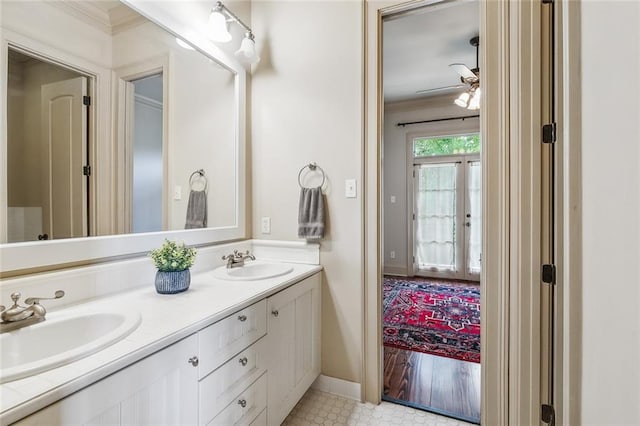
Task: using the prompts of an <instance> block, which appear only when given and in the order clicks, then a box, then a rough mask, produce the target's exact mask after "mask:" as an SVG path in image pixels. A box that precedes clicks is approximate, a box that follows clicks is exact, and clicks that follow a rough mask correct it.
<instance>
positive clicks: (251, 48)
mask: <svg viewBox="0 0 640 426" xmlns="http://www.w3.org/2000/svg"><path fill="white" fill-rule="evenodd" d="M236 57H237V58H238V59H239V60H241V61H243V62H247V63H249V64H255V63H257V62H258V61H260V57H259V56H258V54H257V53H256V43H255V41H254V39H253V34H251V33H247V34H246V35H245V37H244V38H243V39H242V43H240V49H238V50H237V51H236Z"/></svg>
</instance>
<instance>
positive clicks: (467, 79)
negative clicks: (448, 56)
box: [416, 36, 480, 109]
mask: <svg viewBox="0 0 640 426" xmlns="http://www.w3.org/2000/svg"><path fill="white" fill-rule="evenodd" d="M469 44H471V45H472V46H473V47H475V48H476V67H475V68H473V69H470V68H469V67H468V66H466V65H465V64H460V63H455V64H450V65H449V67H451V68H452V69H453V70H455V71H456V72H457V73H458V74H460V84H455V85H451V86H444V87H436V88H434V89H425V90H418V91H416V94H425V93H434V92H443V91H450V90H455V89H463V88H466V89H467V90H466V91H465V92H464V93H462V94H461V95H460V96H459V97H458V98H457V99H456V101H455V103H456V105H459V106H461V107H463V108H468V109H478V108H480V68H479V67H478V46H479V45H480V37H479V36H476V37H473V38H472V39H471V40H469Z"/></svg>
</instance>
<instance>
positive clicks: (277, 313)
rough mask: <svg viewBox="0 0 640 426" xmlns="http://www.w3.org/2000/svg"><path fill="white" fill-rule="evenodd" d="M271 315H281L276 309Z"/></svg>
mask: <svg viewBox="0 0 640 426" xmlns="http://www.w3.org/2000/svg"><path fill="white" fill-rule="evenodd" d="M271 315H273V316H274V317H277V316H278V315H280V312H278V310H277V309H274V310H273V311H271Z"/></svg>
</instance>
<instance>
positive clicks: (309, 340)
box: [267, 274, 321, 425]
mask: <svg viewBox="0 0 640 426" xmlns="http://www.w3.org/2000/svg"><path fill="white" fill-rule="evenodd" d="M320 284H321V280H320V274H315V275H313V276H312V277H309V278H307V279H305V280H303V281H301V282H300V283H298V284H295V285H293V286H291V287H289V288H287V289H285V290H283V291H281V292H279V293H277V294H275V295H273V296H271V297H270V298H268V299H267V306H268V317H269V319H268V321H267V346H268V354H269V362H268V367H267V374H268V391H267V398H268V403H267V406H268V409H267V416H268V424H269V425H279V424H281V423H282V421H283V420H284V419H285V417H286V416H287V414H289V412H290V411H291V410H292V409H293V407H294V406H295V405H296V403H297V402H298V401H299V400H300V398H301V397H302V395H304V393H305V392H306V391H307V389H309V387H310V386H311V384H312V383H313V381H314V380H315V379H316V378H317V377H318V375H319V374H320V290H321V286H320Z"/></svg>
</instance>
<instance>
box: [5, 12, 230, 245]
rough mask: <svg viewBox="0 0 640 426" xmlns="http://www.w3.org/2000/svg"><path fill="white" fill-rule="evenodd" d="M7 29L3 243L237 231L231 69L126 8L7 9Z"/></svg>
mask: <svg viewBox="0 0 640 426" xmlns="http://www.w3.org/2000/svg"><path fill="white" fill-rule="evenodd" d="M1 24H2V30H3V33H4V34H3V39H4V40H8V43H7V49H6V50H4V51H3V54H4V55H7V56H6V58H7V61H6V63H7V73H3V74H4V75H6V76H7V79H6V81H3V82H2V83H3V85H6V86H5V87H6V88H7V90H6V92H5V93H6V94H7V99H6V101H7V108H6V112H7V113H6V117H7V123H6V124H7V125H6V126H4V127H3V128H4V129H6V131H7V135H6V136H7V138H6V140H7V142H6V147H5V149H6V167H5V170H6V176H4V177H3V178H4V179H3V180H5V181H6V188H7V191H6V194H5V196H4V197H2V199H3V201H4V202H3V203H2V206H0V208H1V209H2V210H3V211H2V213H3V214H2V220H4V221H5V223H4V224H3V226H2V227H1V228H0V229H2V232H0V234H1V235H0V242H3V243H4V242H17V241H35V240H38V239H61V238H71V237H80V236H95V235H112V234H127V233H139V232H150V231H163V230H178V229H185V227H186V228H192V227H214V228H222V227H230V226H237V225H238V207H237V205H238V199H237V194H238V193H237V191H238V188H237V182H238V176H237V173H238V170H237V167H238V123H237V121H238V120H237V111H238V105H237V102H238V99H237V87H236V85H237V78H236V77H237V76H236V74H235V73H234V72H232V71H230V70H229V69H228V68H226V67H224V66H222V65H220V64H218V63H217V62H215V61H213V60H211V59H210V58H209V57H207V56H205V55H204V54H202V53H201V52H199V51H197V50H193V49H190V48H189V46H188V45H185V47H180V46H179V45H178V44H177V42H176V37H175V36H174V35H173V34H170V33H169V32H167V31H165V30H164V29H162V28H160V27H159V26H157V25H156V24H154V23H152V22H150V21H148V20H147V19H145V18H144V17H142V16H141V15H139V14H138V13H136V12H135V11H133V10H132V9H130V8H128V7H127V6H125V5H124V4H122V3H120V2H117V1H96V2H83V1H29V2H25V1H3V4H2V18H1ZM196 171H201V172H200V173H195V172H196ZM194 173H195V174H194ZM190 200H191V202H190ZM187 222H189V224H188V223H187ZM187 225H188V226H187Z"/></svg>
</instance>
